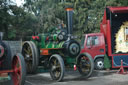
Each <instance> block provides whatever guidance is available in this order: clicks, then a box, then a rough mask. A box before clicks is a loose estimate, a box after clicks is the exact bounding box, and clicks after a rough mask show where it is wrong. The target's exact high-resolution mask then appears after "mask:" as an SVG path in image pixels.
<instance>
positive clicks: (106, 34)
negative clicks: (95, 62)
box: [81, 7, 128, 68]
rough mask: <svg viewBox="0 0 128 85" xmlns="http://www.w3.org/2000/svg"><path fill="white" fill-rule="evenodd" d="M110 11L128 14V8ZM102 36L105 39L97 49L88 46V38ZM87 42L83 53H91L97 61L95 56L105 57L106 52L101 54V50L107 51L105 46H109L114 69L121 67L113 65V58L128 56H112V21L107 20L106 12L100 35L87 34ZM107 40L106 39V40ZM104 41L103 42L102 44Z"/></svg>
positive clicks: (116, 8) (108, 51) (117, 8)
mask: <svg viewBox="0 0 128 85" xmlns="http://www.w3.org/2000/svg"><path fill="white" fill-rule="evenodd" d="M107 8H108V9H110V11H111V12H112V13H124V12H128V7H107ZM97 35H100V36H101V37H103V38H100V44H101V45H99V46H97V47H93V46H92V47H91V49H90V48H89V47H87V46H86V43H87V37H88V36H97ZM85 37H86V40H85V42H84V48H83V49H82V50H81V53H84V52H87V53H89V54H90V55H91V56H92V57H93V59H95V56H97V55H104V54H106V52H104V53H100V52H99V49H101V48H103V49H105V45H107V53H108V54H107V55H108V56H110V57H111V59H112V68H119V67H115V66H114V63H113V56H118V55H128V54H112V47H111V26H110V20H107V18H106V10H105V11H104V16H103V20H102V22H101V24H100V33H91V34H86V35H85ZM104 38H105V39H104ZM101 40H102V42H101ZM124 67H128V66H124Z"/></svg>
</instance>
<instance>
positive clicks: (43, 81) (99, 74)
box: [25, 70, 128, 85]
mask: <svg viewBox="0 0 128 85" xmlns="http://www.w3.org/2000/svg"><path fill="white" fill-rule="evenodd" d="M116 72H117V71H116V70H111V71H94V72H93V74H92V76H91V77H90V78H88V79H85V78H83V77H81V76H80V74H79V73H78V72H75V71H68V72H66V74H65V77H64V80H63V81H62V82H56V81H53V80H52V79H51V77H50V75H49V73H41V74H36V75H28V76H27V79H26V83H25V85H51V84H52V85H128V74H126V75H122V74H117V73H116Z"/></svg>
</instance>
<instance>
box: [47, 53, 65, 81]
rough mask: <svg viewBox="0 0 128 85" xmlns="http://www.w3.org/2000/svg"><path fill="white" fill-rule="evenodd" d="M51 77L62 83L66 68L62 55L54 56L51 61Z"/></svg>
mask: <svg viewBox="0 0 128 85" xmlns="http://www.w3.org/2000/svg"><path fill="white" fill-rule="evenodd" d="M49 66H50V75H51V77H52V79H53V80H56V81H61V80H62V79H63V77H64V72H65V66H64V61H63V59H62V58H61V56H60V55H57V54H54V55H52V56H51V58H50V61H49Z"/></svg>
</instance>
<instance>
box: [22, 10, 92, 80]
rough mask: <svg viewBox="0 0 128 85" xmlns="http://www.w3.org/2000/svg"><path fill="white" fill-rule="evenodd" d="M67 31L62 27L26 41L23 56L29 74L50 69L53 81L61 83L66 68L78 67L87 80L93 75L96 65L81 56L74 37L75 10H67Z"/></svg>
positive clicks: (84, 55) (86, 56)
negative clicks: (43, 68) (45, 68)
mask: <svg viewBox="0 0 128 85" xmlns="http://www.w3.org/2000/svg"><path fill="white" fill-rule="evenodd" d="M66 11H67V29H66V28H63V27H60V28H56V29H54V30H53V31H52V32H49V33H44V34H38V36H32V40H31V41H25V42H24V44H23V47H22V54H23V56H24V58H25V61H26V66H27V72H28V73H35V72H36V70H37V67H38V66H45V67H48V68H49V70H50V75H51V77H52V79H53V80H56V81H61V80H62V79H63V77H64V72H65V67H68V68H69V67H74V69H76V67H77V68H78V71H79V72H80V74H82V75H84V76H85V77H86V78H87V77H89V76H90V75H91V74H92V71H93V68H94V64H93V60H92V58H91V57H90V56H89V55H88V54H86V53H85V54H80V51H81V48H80V44H79V43H78V42H77V41H76V40H74V38H73V36H72V15H73V9H72V8H67V9H66Z"/></svg>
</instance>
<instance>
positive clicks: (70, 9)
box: [66, 8, 73, 40]
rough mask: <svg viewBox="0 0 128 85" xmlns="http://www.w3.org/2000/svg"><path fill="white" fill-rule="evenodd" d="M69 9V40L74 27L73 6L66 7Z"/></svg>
mask: <svg viewBox="0 0 128 85" xmlns="http://www.w3.org/2000/svg"><path fill="white" fill-rule="evenodd" d="M66 11H67V32H68V40H70V39H71V35H72V29H73V26H72V24H73V22H72V21H73V18H72V17H73V8H66Z"/></svg>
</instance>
